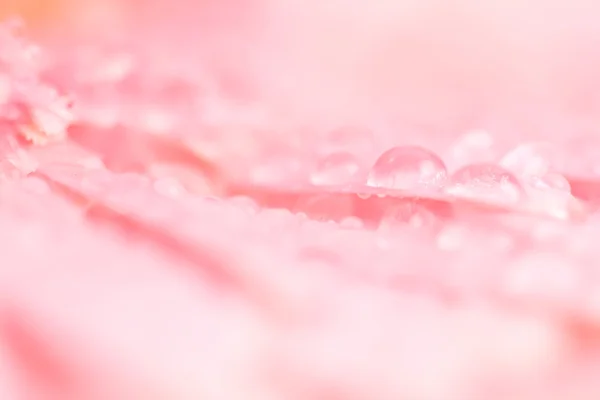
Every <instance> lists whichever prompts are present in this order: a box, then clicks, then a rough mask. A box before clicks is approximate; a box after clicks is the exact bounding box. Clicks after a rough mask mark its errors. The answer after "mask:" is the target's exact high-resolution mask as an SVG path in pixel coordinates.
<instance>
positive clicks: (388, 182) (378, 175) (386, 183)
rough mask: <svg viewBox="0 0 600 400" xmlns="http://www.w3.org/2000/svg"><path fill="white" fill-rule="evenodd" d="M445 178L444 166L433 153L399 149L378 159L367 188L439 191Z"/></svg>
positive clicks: (406, 147)
mask: <svg viewBox="0 0 600 400" xmlns="http://www.w3.org/2000/svg"><path fill="white" fill-rule="evenodd" d="M446 177H447V172H446V166H445V165H444V163H443V161H442V160H441V159H440V158H439V157H438V156H436V155H435V154H434V153H432V152H430V151H428V150H426V149H423V148H421V147H413V146H401V147H394V148H392V149H390V150H388V151H386V152H385V153H383V154H382V155H381V156H380V157H379V159H378V160H377V162H375V165H374V166H373V168H372V169H371V172H370V174H369V178H368V181H367V185H368V186H372V187H383V188H389V189H400V190H408V189H415V188H419V187H421V188H422V187H427V188H439V187H441V186H442V185H443V184H444V183H445V180H446Z"/></svg>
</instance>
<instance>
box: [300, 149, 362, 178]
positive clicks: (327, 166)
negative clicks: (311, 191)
mask: <svg viewBox="0 0 600 400" xmlns="http://www.w3.org/2000/svg"><path fill="white" fill-rule="evenodd" d="M359 169H360V166H359V163H358V161H357V160H356V158H355V157H354V156H353V155H352V154H349V153H333V154H330V155H328V156H327V157H325V158H323V159H322V160H321V161H320V162H319V163H318V164H317V167H316V168H315V171H313V173H312V174H311V176H310V181H311V182H312V183H313V184H314V185H343V184H346V183H350V182H352V180H353V178H354V177H355V176H356V174H357V173H358V171H359Z"/></svg>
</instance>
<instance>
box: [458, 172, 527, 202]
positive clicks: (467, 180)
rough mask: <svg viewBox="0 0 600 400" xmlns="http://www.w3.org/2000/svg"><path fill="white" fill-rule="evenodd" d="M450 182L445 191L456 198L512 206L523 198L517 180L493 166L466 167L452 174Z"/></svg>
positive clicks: (510, 174)
mask: <svg viewBox="0 0 600 400" xmlns="http://www.w3.org/2000/svg"><path fill="white" fill-rule="evenodd" d="M450 181H451V182H450V187H449V188H448V190H447V191H448V193H450V194H452V195H454V196H458V197H466V198H471V199H475V200H481V201H485V202H491V203H500V204H506V203H508V204H514V203H517V202H519V201H520V200H521V199H522V198H523V196H524V191H523V187H522V186H521V184H520V183H519V181H518V180H517V178H516V177H515V176H514V175H513V174H512V173H511V172H509V171H507V170H506V169H504V168H502V167H500V166H498V165H495V164H487V163H486V164H471V165H467V166H465V167H463V168H461V169H459V170H458V171H456V172H455V173H454V174H452V176H451V179H450Z"/></svg>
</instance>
